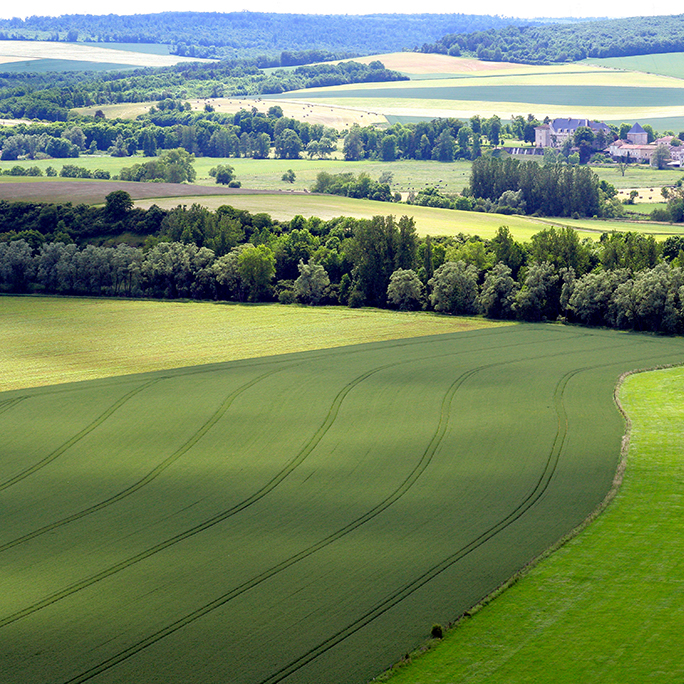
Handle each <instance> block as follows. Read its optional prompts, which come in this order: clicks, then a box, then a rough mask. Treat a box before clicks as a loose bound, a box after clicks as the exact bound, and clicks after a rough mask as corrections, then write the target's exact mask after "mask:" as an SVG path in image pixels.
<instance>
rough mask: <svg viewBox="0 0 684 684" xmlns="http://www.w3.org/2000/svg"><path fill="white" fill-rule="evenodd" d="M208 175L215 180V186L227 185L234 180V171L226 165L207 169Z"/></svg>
mask: <svg viewBox="0 0 684 684" xmlns="http://www.w3.org/2000/svg"><path fill="white" fill-rule="evenodd" d="M209 175H210V176H212V178H215V179H216V184H217V185H228V183H230V182H231V181H232V180H233V179H234V178H235V169H234V168H233V167H232V166H229V165H228V164H219V165H218V166H214V167H213V168H211V169H209Z"/></svg>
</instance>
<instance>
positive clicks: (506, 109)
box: [298, 81, 682, 121]
mask: <svg viewBox="0 0 684 684" xmlns="http://www.w3.org/2000/svg"><path fill="white" fill-rule="evenodd" d="M422 83H424V81H422V82H421V85H422ZM301 92H302V91H298V94H299V93H301ZM302 97H304V95H302ZM316 102H318V103H321V102H322V103H325V104H333V103H334V104H339V105H343V106H345V107H357V108H359V109H363V108H365V109H369V110H372V111H376V112H378V113H382V114H383V115H384V116H421V117H428V118H436V117H450V116H451V117H456V118H460V119H467V118H470V117H471V116H473V115H474V114H479V115H480V116H486V117H490V116H493V115H494V114H496V115H497V116H499V117H501V119H503V120H508V119H510V117H511V116H517V115H518V114H523V115H524V116H527V114H533V115H534V116H536V117H537V118H538V119H540V120H541V119H543V118H544V117H545V116H549V117H551V118H556V117H579V118H588V119H592V120H598V121H605V120H609V121H619V120H624V121H639V120H642V121H645V120H648V119H654V118H669V117H680V116H681V115H682V108H681V107H584V106H577V107H576V108H573V107H572V106H567V105H546V104H543V103H542V104H540V103H529V104H525V103H522V104H521V103H520V102H489V101H480V100H428V99H413V98H402V97H397V98H373V97H367V98H365V97H364V98H341V97H335V98H330V100H328V99H325V98H316Z"/></svg>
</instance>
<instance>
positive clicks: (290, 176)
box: [280, 169, 297, 183]
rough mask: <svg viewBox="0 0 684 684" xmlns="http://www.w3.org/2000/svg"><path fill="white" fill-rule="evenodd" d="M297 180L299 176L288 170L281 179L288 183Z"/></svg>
mask: <svg viewBox="0 0 684 684" xmlns="http://www.w3.org/2000/svg"><path fill="white" fill-rule="evenodd" d="M296 178H297V174H295V172H294V171H293V170H292V169H288V170H287V171H285V173H284V174H283V175H282V176H281V177H280V180H281V181H285V182H286V183H294V182H295V180H296Z"/></svg>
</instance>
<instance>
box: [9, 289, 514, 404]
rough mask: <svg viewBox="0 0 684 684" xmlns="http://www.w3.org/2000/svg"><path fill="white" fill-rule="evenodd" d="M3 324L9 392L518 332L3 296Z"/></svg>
mask: <svg viewBox="0 0 684 684" xmlns="http://www.w3.org/2000/svg"><path fill="white" fill-rule="evenodd" d="M0 318H1V319H2V321H3V325H2V328H1V329H0V391H7V390H12V389H21V388H23V387H42V386H46V385H53V384H58V383H65V382H75V381H80V380H92V379H96V378H103V377H110V376H118V375H126V374H129V373H143V372H147V371H156V370H167V369H170V368H178V367H181V366H194V365H199V364H208V363H218V362H221V361H234V360H238V359H246V358H256V357H260V356H270V355H273V354H286V353H291V352H299V351H311V350H315V349H325V348H328V347H341V346H346V345H350V344H358V343H363V342H381V341H383V340H393V339H405V338H410V337H421V336H424V335H433V334H439V333H450V332H459V331H465V330H475V329H479V328H490V327H497V326H501V325H510V323H502V322H494V321H487V320H485V319H483V318H456V317H452V316H439V315H437V314H431V313H427V312H399V311H385V310H379V309H348V308H346V307H300V306H283V305H280V304H266V305H247V304H228V303H225V302H220V303H218V302H183V301H153V300H116V299H85V298H75V297H74V298H72V297H10V296H3V297H0ZM0 410H2V407H0Z"/></svg>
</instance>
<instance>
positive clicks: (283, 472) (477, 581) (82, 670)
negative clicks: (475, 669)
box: [0, 325, 684, 684]
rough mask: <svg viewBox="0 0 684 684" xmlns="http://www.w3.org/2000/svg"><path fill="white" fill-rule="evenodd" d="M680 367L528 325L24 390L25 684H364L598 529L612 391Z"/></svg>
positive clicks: (17, 458) (6, 400)
mask: <svg viewBox="0 0 684 684" xmlns="http://www.w3.org/2000/svg"><path fill="white" fill-rule="evenodd" d="M683 358H684V347H683V346H682V342H681V340H676V339H663V338H655V337H646V336H644V337H642V336H638V335H626V334H620V333H615V332H610V331H596V330H581V329H575V328H564V327H560V326H544V325H540V326H512V327H506V328H499V329H496V330H490V331H475V332H472V333H465V334H451V335H440V336H435V337H427V338H418V339H412V340H402V341H394V342H388V343H380V344H371V345H361V346H355V347H343V348H338V349H334V350H321V351H316V352H310V353H304V354H295V355H284V356H276V357H264V358H262V359H252V360H245V361H236V362H231V363H228V364H218V365H213V366H201V367H194V368H187V369H179V370H176V371H169V370H167V371H163V372H159V373H155V374H145V375H138V376H125V377H122V378H119V379H107V380H100V381H93V382H87V383H79V384H78V385H67V386H61V387H52V388H44V389H34V390H20V391H17V392H10V393H5V394H2V395H0V402H2V406H4V407H6V410H4V411H3V412H2V413H0V424H1V425H2V428H3V434H8V435H9V437H8V438H6V439H5V440H4V444H3V450H2V454H1V458H0V481H1V482H3V483H5V484H6V486H5V487H4V489H3V490H2V492H0V496H2V497H3V505H4V511H5V513H4V516H3V517H4V523H3V526H2V530H1V531H0V549H3V550H2V551H1V553H2V555H3V567H4V568H5V571H4V572H3V576H2V578H1V579H0V584H1V586H2V591H1V592H0V648H1V649H2V653H3V654H4V657H3V659H2V661H1V662H0V675H1V676H2V680H3V682H6V683H7V684H34V683H35V684H37V683H38V682H40V683H41V684H43V683H44V682H45V681H46V680H48V681H56V682H61V683H62V684H66V682H71V683H72V684H73V683H75V682H86V681H90V680H95V681H98V682H106V683H108V684H109V683H113V682H120V681H127V682H131V683H132V684H136V683H137V682H141V683H142V682H148V681H150V680H151V679H152V678H153V677H154V678H158V679H163V680H164V681H173V680H179V681H183V682H187V683H188V684H193V683H194V682H205V681H207V680H208V679H211V678H214V679H217V680H221V681H227V680H230V681H231V682H234V683H235V684H241V683H243V682H244V683H246V682H250V683H251V682H259V683H261V684H266V683H268V682H278V681H283V680H286V681H288V682H293V683H300V682H301V683H303V682H310V681H326V682H329V683H330V684H337V683H339V684H342V683H344V684H354V683H356V682H358V683H361V682H364V681H367V680H368V679H369V678H370V677H372V676H374V675H376V674H377V673H378V672H379V671H380V670H381V669H382V668H383V667H385V666H387V665H389V664H390V663H391V662H393V661H396V660H397V659H398V658H399V657H400V656H401V655H402V654H403V653H405V652H406V651H407V650H410V649H411V648H412V647H413V646H414V645H416V644H417V643H418V642H420V641H421V640H422V639H423V638H425V636H426V635H427V634H428V633H429V630H430V627H431V625H432V624H433V623H435V622H441V623H445V622H447V621H448V620H450V619H453V618H454V617H455V616H456V615H458V614H459V613H461V612H462V611H463V610H465V609H467V608H468V607H469V606H470V605H472V604H473V603H474V602H476V601H477V600H478V599H479V598H481V597H482V596H483V595H485V594H487V593H488V592H489V591H491V590H492V589H493V588H494V587H495V586H497V584H499V583H500V582H501V581H502V580H504V579H505V578H507V577H508V576H510V574H511V573H512V572H514V571H515V570H516V569H518V568H519V567H521V565H523V564H524V563H525V562H526V561H527V560H528V559H529V558H531V557H532V556H534V555H535V554H537V553H539V552H541V551H542V550H544V549H545V548H546V547H548V546H549V544H551V543H553V542H554V541H555V540H556V539H557V538H558V537H559V536H561V535H562V534H563V533H564V532H565V531H567V530H568V529H570V528H572V527H573V526H574V525H575V524H577V523H578V522H580V521H581V520H583V519H584V517H585V516H586V515H587V514H588V513H589V512H591V510H592V509H593V508H594V506H595V505H596V504H597V503H598V502H599V501H600V500H601V498H602V497H603V496H604V494H605V492H606V491H607V490H608V488H609V487H610V483H611V481H612V478H613V474H614V469H615V465H616V463H617V459H618V454H619V448H620V437H621V434H622V431H623V422H622V420H621V418H620V415H619V414H618V412H617V411H616V410H615V407H614V406H613V404H612V391H613V386H614V382H615V379H616V378H617V376H618V375H619V374H620V373H621V372H623V371H624V370H626V369H628V368H633V367H635V366H644V365H646V366H648V365H654V364H657V363H668V362H669V363H672V362H680V361H681V360H682V359H683ZM179 397H182V401H179ZM19 400H21V401H19ZM407 407H410V410H408V411H407ZM57 418H58V420H57ZM265 425H268V430H266V429H264V426H265ZM31 435H35V436H36V441H35V442H34V443H32V440H31V438H30V436H31ZM50 435H54V439H53V440H52V442H51V441H50V440H49V439H48V438H49V437H50ZM29 471H30V472H29ZM22 473H23V474H24V476H23V477H20V478H18V477H17V476H18V475H21V474H22ZM66 520H70V522H69V524H64V523H65V521H66ZM48 531H49V533H48ZM483 570H485V571H484V572H483Z"/></svg>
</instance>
